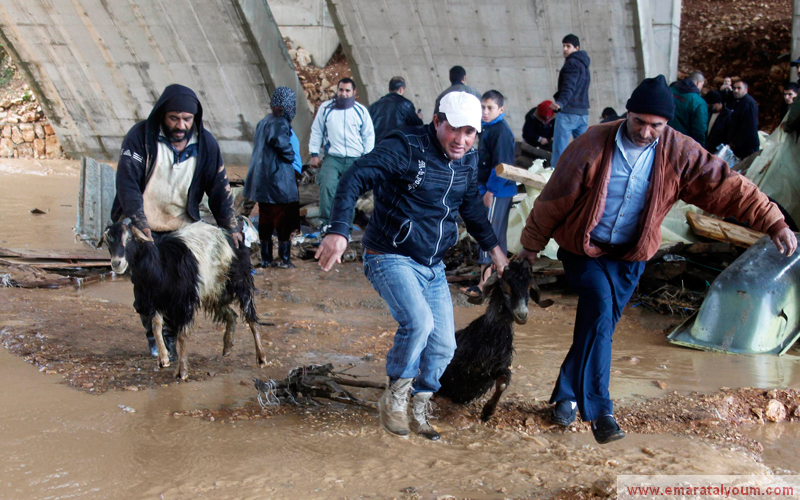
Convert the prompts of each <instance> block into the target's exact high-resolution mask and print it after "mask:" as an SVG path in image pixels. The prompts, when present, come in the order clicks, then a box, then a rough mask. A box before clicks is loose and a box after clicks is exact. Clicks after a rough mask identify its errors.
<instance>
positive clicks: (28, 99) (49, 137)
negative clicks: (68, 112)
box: [0, 87, 64, 159]
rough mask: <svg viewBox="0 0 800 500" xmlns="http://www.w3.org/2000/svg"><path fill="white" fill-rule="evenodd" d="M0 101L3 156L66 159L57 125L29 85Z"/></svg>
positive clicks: (0, 152)
mask: <svg viewBox="0 0 800 500" xmlns="http://www.w3.org/2000/svg"><path fill="white" fill-rule="evenodd" d="M20 90H21V92H19V93H18V94H19V95H12V96H7V97H5V98H3V100H2V101H0V158H36V159H38V158H63V157H64V153H63V151H62V150H61V144H60V143H59V142H58V138H57V137H56V134H55V132H54V131H53V127H51V126H50V123H49V122H48V121H47V118H46V117H45V116H44V113H43V112H42V107H41V106H39V104H38V103H37V102H36V96H35V95H33V94H32V93H31V91H30V90H29V89H27V88H25V87H23V88H22V89H20Z"/></svg>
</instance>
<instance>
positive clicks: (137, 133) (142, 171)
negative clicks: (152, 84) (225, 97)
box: [111, 84, 242, 356]
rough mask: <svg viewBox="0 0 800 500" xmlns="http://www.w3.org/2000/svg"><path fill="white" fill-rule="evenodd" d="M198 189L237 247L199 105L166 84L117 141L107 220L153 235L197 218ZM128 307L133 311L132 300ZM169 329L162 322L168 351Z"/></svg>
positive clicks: (219, 166)
mask: <svg viewBox="0 0 800 500" xmlns="http://www.w3.org/2000/svg"><path fill="white" fill-rule="evenodd" d="M203 195H208V206H209V208H210V209H211V213H212V214H213V215H214V219H215V220H216V222H217V225H218V226H219V227H221V228H222V229H225V230H226V231H228V232H230V233H231V237H232V238H233V242H234V244H235V245H236V246H237V247H238V246H239V243H240V242H241V241H242V233H241V232H240V231H239V229H238V224H237V222H236V216H235V214H234V211H233V196H232V195H231V187H230V184H228V174H227V173H226V172H225V165H223V163H222V154H221V153H220V151H219V145H218V144H217V141H216V139H214V136H213V135H211V132H209V131H208V130H206V129H205V128H203V106H202V105H201V104H200V101H199V100H198V99H197V95H196V94H195V93H194V91H192V89H190V88H188V87H184V86H183V85H177V84H173V85H168V86H167V87H166V88H165V89H164V92H163V93H162V94H161V97H159V98H158V102H156V104H155V106H153V110H152V111H151V112H150V116H148V117H147V120H144V121H141V122H139V123H137V124H136V125H134V126H133V127H132V128H131V129H130V130H129V131H128V133H127V135H125V139H123V141H122V150H121V151H120V156H119V163H118V164H117V197H116V198H115V199H114V204H113V205H112V207H111V220H112V221H115V222H116V221H121V220H122V219H124V218H125V217H128V218H129V219H130V220H131V224H132V225H133V226H135V227H137V228H138V229H139V230H141V231H142V232H143V233H144V234H146V235H147V236H149V237H151V238H152V237H155V238H156V239H158V238H160V237H161V236H162V235H163V234H165V233H169V232H172V231H177V230H178V229H180V228H181V227H183V226H185V225H187V224H191V223H193V222H196V221H199V220H200V201H201V200H202V199H203ZM133 307H134V309H137V311H138V308H137V304H136V303H134V304H133ZM140 316H141V320H142V324H143V325H144V327H145V328H146V329H147V332H146V334H147V342H148V344H149V345H150V354H152V355H153V356H157V355H158V350H157V348H156V344H155V338H154V337H153V332H152V327H151V321H150V318H149V317H145V316H143V315H141V314H140ZM175 335H176V332H168V331H167V330H166V328H165V331H164V340H165V341H166V342H167V347H168V348H169V349H170V351H171V353H174V349H173V347H174V341H175Z"/></svg>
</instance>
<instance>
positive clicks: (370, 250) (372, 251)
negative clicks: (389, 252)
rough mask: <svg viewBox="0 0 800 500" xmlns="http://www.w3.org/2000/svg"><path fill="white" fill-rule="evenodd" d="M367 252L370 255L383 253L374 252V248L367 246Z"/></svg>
mask: <svg viewBox="0 0 800 500" xmlns="http://www.w3.org/2000/svg"><path fill="white" fill-rule="evenodd" d="M367 253H368V254H370V255H383V252H376V251H375V250H372V249H369V248H367Z"/></svg>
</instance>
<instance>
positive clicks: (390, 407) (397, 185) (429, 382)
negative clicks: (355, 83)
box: [316, 92, 508, 440]
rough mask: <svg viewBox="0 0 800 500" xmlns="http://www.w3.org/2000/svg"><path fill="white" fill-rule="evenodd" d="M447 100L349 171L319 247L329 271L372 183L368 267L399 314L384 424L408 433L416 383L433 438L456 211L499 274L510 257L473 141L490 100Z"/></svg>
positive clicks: (418, 419)
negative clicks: (481, 185)
mask: <svg viewBox="0 0 800 500" xmlns="http://www.w3.org/2000/svg"><path fill="white" fill-rule="evenodd" d="M439 105H440V108H439V113H437V114H436V115H434V117H433V122H432V123H431V124H430V125H427V126H421V127H411V128H405V129H401V130H398V131H395V132H393V133H391V134H389V135H388V136H387V137H386V139H384V140H383V141H382V142H381V143H380V144H378V146H377V147H376V148H375V149H374V150H373V151H372V152H371V153H369V154H367V155H365V156H364V157H362V158H360V159H358V160H356V162H355V163H353V166H352V167H350V169H349V170H348V171H347V172H345V174H344V176H343V177H342V180H341V181H340V182H339V188H338V189H337V191H336V199H335V200H334V203H333V210H332V211H331V227H330V229H329V230H328V235H327V236H325V239H323V240H322V244H321V245H320V248H319V251H317V255H316V257H317V258H318V259H319V265H320V267H322V269H323V270H325V271H328V270H330V269H331V268H332V267H333V265H334V263H336V262H340V261H341V256H342V254H343V253H344V251H345V249H346V248H347V236H348V235H349V233H350V218H351V217H352V213H353V208H354V207H355V204H356V200H357V199H358V197H359V196H360V195H361V194H363V193H364V192H366V191H368V190H370V189H372V190H373V192H374V194H375V211H374V212H373V213H372V217H371V218H370V221H369V225H368V226H367V229H366V231H365V232H364V238H363V239H362V240H361V243H362V245H363V246H364V247H365V248H366V251H365V252H364V274H366V276H367V278H368V279H369V281H370V283H371V284H372V286H373V288H375V290H376V291H377V292H378V294H379V295H380V296H381V297H382V298H383V299H384V300H385V301H386V305H387V306H388V307H389V311H390V312H391V314H392V317H393V318H394V319H395V320H396V321H397V322H398V329H397V333H396V334H395V337H394V346H393V347H392V349H391V350H390V351H389V353H388V354H387V356H386V375H387V376H388V379H389V383H388V387H387V389H386V391H385V392H384V394H383V396H381V399H380V401H379V404H378V407H379V410H380V422H381V426H383V428H384V429H385V430H386V431H388V432H390V433H392V434H396V435H400V436H405V435H408V433H409V423H408V417H407V410H408V396H409V393H410V392H412V389H413V392H412V394H413V400H412V401H413V410H414V411H413V415H414V423H415V425H416V432H417V433H418V434H420V435H422V436H424V437H426V438H428V439H432V440H436V439H439V434H438V433H437V432H436V430H435V429H434V428H433V427H432V426H431V425H430V424H429V422H428V412H429V410H428V406H429V405H428V403H429V402H430V398H431V396H432V395H433V393H435V392H436V391H437V390H439V387H440V386H441V385H440V383H439V378H440V377H441V376H442V374H443V373H444V370H445V368H447V365H448V363H449V362H450V360H451V359H452V358H453V354H454V353H455V349H456V339H455V326H454V321H453V303H452V299H451V297H450V289H449V287H448V285H447V279H446V277H445V272H444V263H443V262H442V257H444V254H445V252H446V251H447V249H448V248H450V247H451V246H453V245H455V243H456V242H457V241H458V235H459V233H458V224H457V223H456V215H458V214H460V215H461V218H462V219H464V222H465V223H466V226H467V231H469V233H470V234H471V235H472V236H473V237H474V238H475V240H476V241H477V242H478V245H480V247H481V248H482V249H483V250H485V251H488V252H489V255H490V256H491V259H492V261H493V262H494V263H495V265H496V267H497V272H498V274H502V273H503V269H504V268H505V266H506V265H508V258H506V255H505V253H503V251H502V250H501V249H500V246H499V245H498V244H497V237H496V236H495V234H494V231H493V230H492V226H491V224H490V223H489V219H488V213H487V211H486V207H485V206H484V205H483V203H482V202H481V198H480V195H479V194H478V154H477V153H476V152H475V150H474V149H473V148H472V144H473V142H474V140H475V136H476V135H477V133H478V131H480V130H481V103H480V101H478V98H477V97H475V96H473V95H471V94H469V93H467V92H451V93H449V94H446V95H445V96H444V97H442V100H441V102H440V103H439ZM412 384H413V386H412Z"/></svg>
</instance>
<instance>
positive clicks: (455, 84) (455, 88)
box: [433, 66, 481, 114]
mask: <svg viewBox="0 0 800 500" xmlns="http://www.w3.org/2000/svg"><path fill="white" fill-rule="evenodd" d="M449 78H450V86H449V87H447V88H446V89H444V90H443V91H442V93H441V94H439V97H437V98H436V104H435V105H434V106H433V113H434V114H436V113H438V112H439V102H440V101H441V100H442V97H444V95H445V94H449V93H450V92H467V93H469V94H472V95H474V96H475V97H477V98H478V100H480V98H481V93H480V92H478V91H477V90H476V89H474V88H472V87H470V86H469V85H467V84H466V81H467V70H465V69H464V68H463V67H461V66H453V67H452V68H450V74H449Z"/></svg>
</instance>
